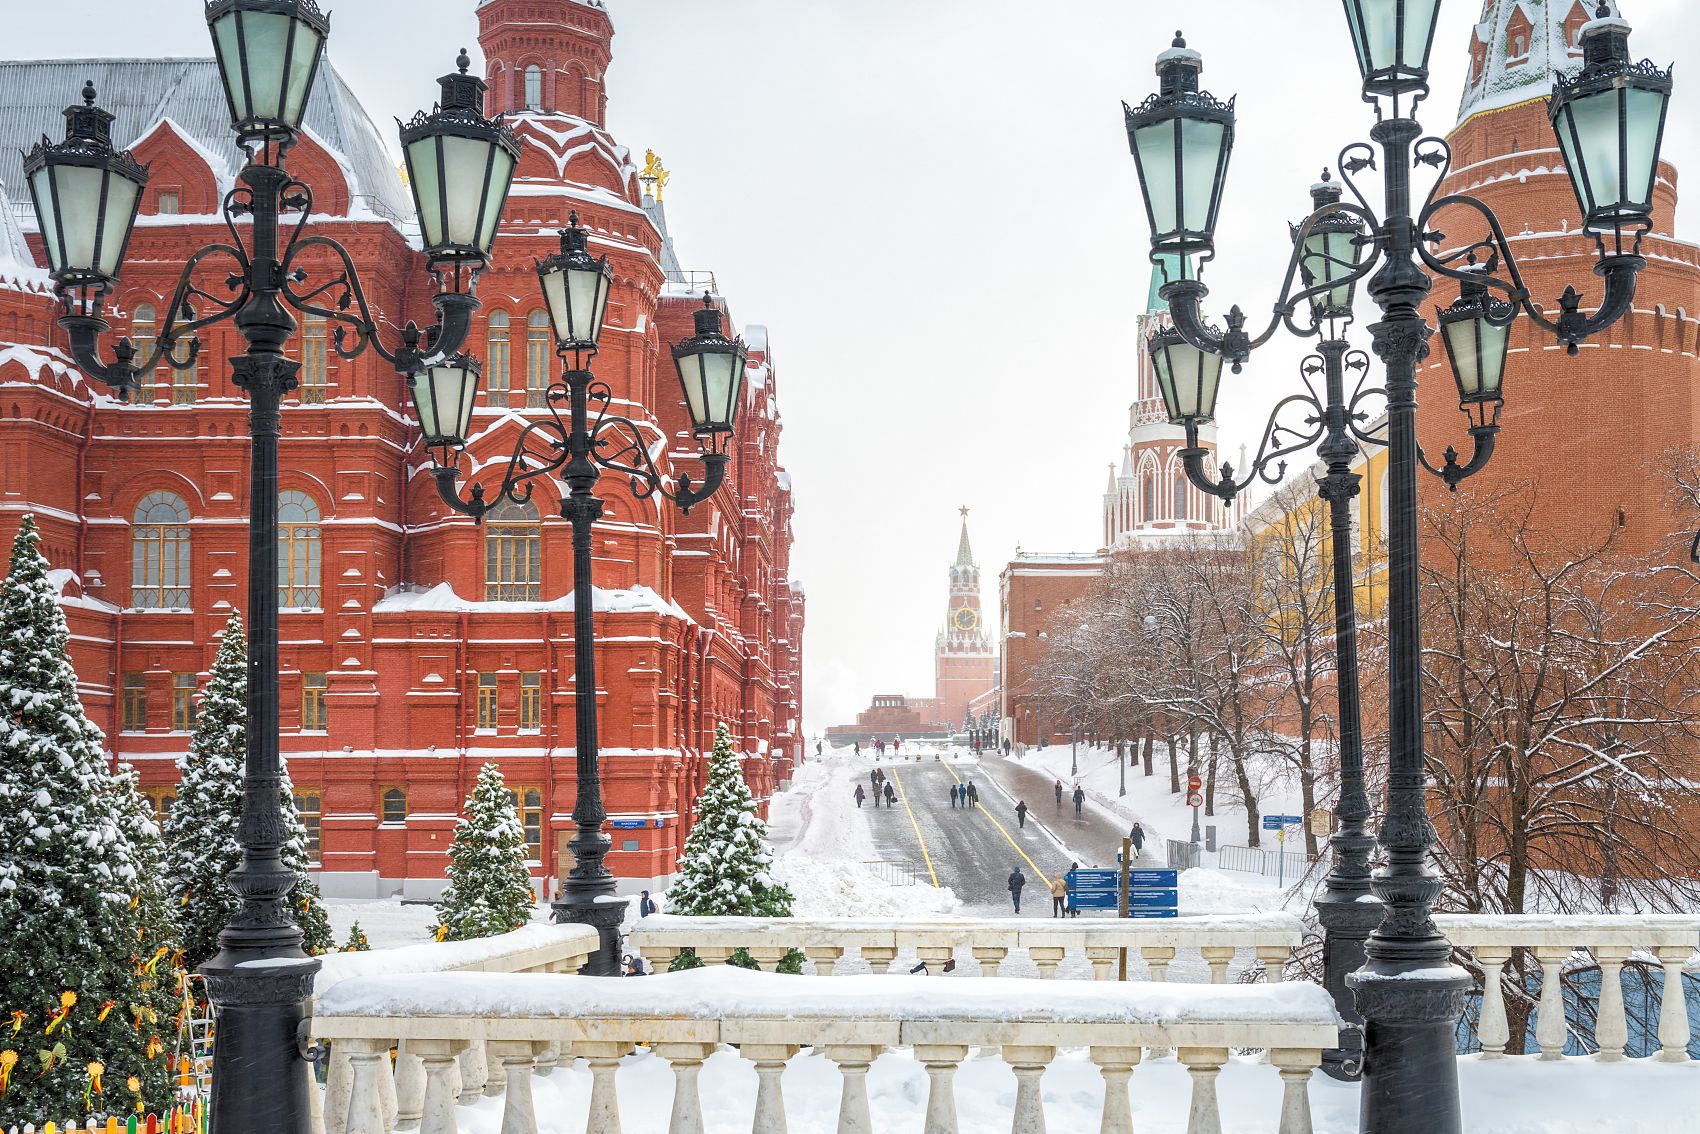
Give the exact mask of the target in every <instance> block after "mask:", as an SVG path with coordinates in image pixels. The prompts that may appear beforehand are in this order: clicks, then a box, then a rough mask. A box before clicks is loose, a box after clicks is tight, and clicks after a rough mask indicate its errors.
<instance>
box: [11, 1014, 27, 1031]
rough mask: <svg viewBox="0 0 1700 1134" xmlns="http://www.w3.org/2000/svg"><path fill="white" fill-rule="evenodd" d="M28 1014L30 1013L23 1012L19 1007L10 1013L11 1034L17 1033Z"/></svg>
mask: <svg viewBox="0 0 1700 1134" xmlns="http://www.w3.org/2000/svg"><path fill="white" fill-rule="evenodd" d="M29 1015H30V1014H29V1013H28V1012H25V1011H23V1010H22V1009H19V1010H18V1011H16V1012H13V1013H12V1034H13V1035H17V1034H18V1029H20V1028H22V1027H23V1026H24V1021H25V1020H27V1019H29Z"/></svg>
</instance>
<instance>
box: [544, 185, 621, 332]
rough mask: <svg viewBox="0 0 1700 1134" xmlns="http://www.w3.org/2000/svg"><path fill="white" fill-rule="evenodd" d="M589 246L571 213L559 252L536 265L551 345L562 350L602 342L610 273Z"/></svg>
mask: <svg viewBox="0 0 1700 1134" xmlns="http://www.w3.org/2000/svg"><path fill="white" fill-rule="evenodd" d="M589 243H590V236H589V233H587V232H586V231H585V230H584V229H583V228H581V227H580V226H579V223H578V214H577V213H576V212H575V213H573V214H572V215H571V216H570V217H569V218H568V222H567V227H566V228H564V229H562V230H561V251H560V252H559V253H558V254H556V255H554V256H551V257H549V258H548V259H547V260H544V261H542V262H540V263H539V264H538V265H537V275H538V278H539V279H540V280H541V281H542V284H543V300H544V302H545V303H546V304H547V305H548V308H549V321H550V323H551V324H553V326H554V329H555V341H556V342H558V343H560V344H561V346H562V347H563V348H571V347H578V348H580V349H590V350H594V349H595V347H596V345H597V344H598V343H599V342H600V341H601V339H602V321H603V319H604V317H605V316H606V315H607V313H608V294H609V290H610V289H611V288H612V286H613V283H614V269H613V268H612V267H610V266H609V264H608V259H607V257H602V258H601V259H597V258H596V257H593V256H592V255H591V254H590V251H589Z"/></svg>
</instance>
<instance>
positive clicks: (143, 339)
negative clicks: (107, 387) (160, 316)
mask: <svg viewBox="0 0 1700 1134" xmlns="http://www.w3.org/2000/svg"><path fill="white" fill-rule="evenodd" d="M158 341H159V323H158V320H157V317H156V316H155V315H154V310H153V306H152V305H151V304H147V303H138V304H136V310H135V311H134V312H133V313H132V314H131V316H130V345H131V346H133V347H135V348H136V358H137V360H138V361H142V362H145V361H146V360H147V357H148V355H150V354H152V353H153V345H154V343H156V342H158ZM137 378H138V380H139V381H140V382H141V384H142V388H141V389H140V390H138V391H137V392H136V401H138V402H142V403H147V402H151V401H153V371H152V370H147V371H144V372H143V373H141V374H140V375H138V376H137Z"/></svg>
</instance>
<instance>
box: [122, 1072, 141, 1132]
mask: <svg viewBox="0 0 1700 1134" xmlns="http://www.w3.org/2000/svg"><path fill="white" fill-rule="evenodd" d="M124 1087H125V1089H126V1090H128V1091H129V1092H130V1093H131V1094H132V1095H135V1096H136V1113H137V1114H140V1113H142V1081H141V1079H140V1078H138V1077H137V1076H135V1075H132V1076H130V1077H129V1078H128V1079H125V1080H124ZM135 1121H136V1120H135V1119H133V1118H132V1119H131V1120H130V1122H131V1123H132V1124H133V1123H134V1122H135Z"/></svg>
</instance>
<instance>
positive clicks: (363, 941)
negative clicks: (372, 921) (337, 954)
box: [342, 921, 372, 953]
mask: <svg viewBox="0 0 1700 1134" xmlns="http://www.w3.org/2000/svg"><path fill="white" fill-rule="evenodd" d="M371 948H372V942H371V941H370V940H369V939H368V938H367V937H366V931H365V930H364V929H361V928H360V923H359V922H358V921H357V922H355V923H354V924H353V925H351V926H349V927H348V940H347V941H345V942H343V946H342V951H343V952H344V953H365V952H367V951H369V950H370V949H371Z"/></svg>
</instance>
